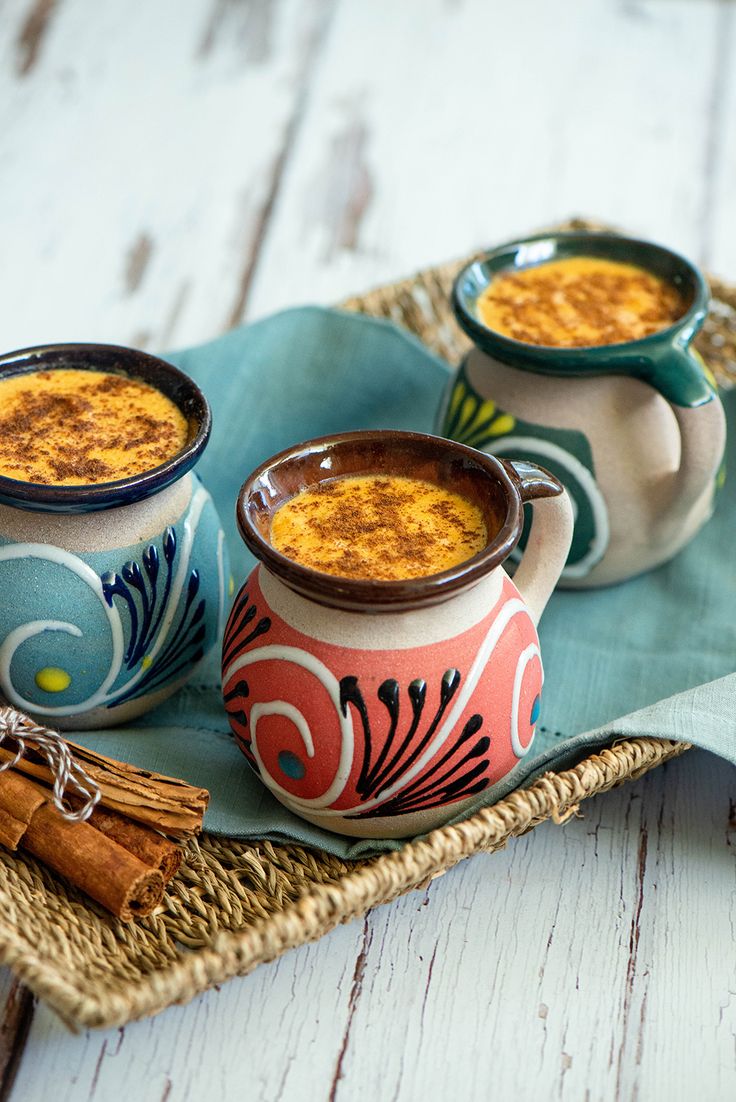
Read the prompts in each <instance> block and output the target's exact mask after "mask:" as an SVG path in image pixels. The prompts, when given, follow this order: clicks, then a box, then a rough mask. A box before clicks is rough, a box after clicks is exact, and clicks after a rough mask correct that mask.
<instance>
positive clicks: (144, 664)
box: [141, 654, 153, 670]
mask: <svg viewBox="0 0 736 1102" xmlns="http://www.w3.org/2000/svg"><path fill="white" fill-rule="evenodd" d="M152 662H153V659H152V658H151V656H150V654H147V655H146V656H145V658H144V659H143V661H142V662H141V666H142V667H143V669H144V670H147V669H148V667H149V666H150V665H151V664H152Z"/></svg>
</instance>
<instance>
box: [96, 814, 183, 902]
mask: <svg viewBox="0 0 736 1102" xmlns="http://www.w3.org/2000/svg"><path fill="white" fill-rule="evenodd" d="M87 822H88V823H89V824H90V826H93V827H94V828H95V830H99V831H100V832H101V833H102V834H104V835H105V837H107V838H112V840H113V841H114V842H117V843H118V845H119V846H123V847H124V848H125V849H127V851H128V852H129V853H132V854H134V856H136V857H137V858H138V859H139V860H140V861H142V862H143V864H144V865H148V866H150V868H152V869H158V870H159V872H160V873H161V875H162V876H163V878H164V883H165V884H168V883H169V881H170V880H171V878H172V877H173V876H174V875H175V874H176V873H177V872H178V870H179V867H180V865H181V863H182V859H183V856H184V855H183V853H182V851H181V849H180V848H179V846H177V845H176V843H175V842H171V841H169V839H168V838H164V837H163V835H162V834H157V833H156V831H155V830H150V829H149V828H148V827H144V826H141V825H140V824H139V823H134V822H132V821H131V820H130V819H126V818H124V816H122V815H118V814H116V812H114V811H107V810H106V809H105V808H103V807H96V808H95V810H94V811H93V812H92V814H91V815H90V817H89V819H88V820H87Z"/></svg>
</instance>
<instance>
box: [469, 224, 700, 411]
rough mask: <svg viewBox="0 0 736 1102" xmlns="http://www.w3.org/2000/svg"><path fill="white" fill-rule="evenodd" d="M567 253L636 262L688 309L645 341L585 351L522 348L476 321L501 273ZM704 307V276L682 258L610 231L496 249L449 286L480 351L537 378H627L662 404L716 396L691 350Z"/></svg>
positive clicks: (560, 235)
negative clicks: (658, 396)
mask: <svg viewBox="0 0 736 1102" xmlns="http://www.w3.org/2000/svg"><path fill="white" fill-rule="evenodd" d="M573 256H596V257H601V258H603V259H606V260H616V261H620V262H622V263H626V264H636V265H637V266H638V267H640V268H644V269H646V270H647V271H649V272H652V273H653V274H654V275H657V276H659V277H660V278H662V279H665V280H667V282H669V283H671V284H673V286H675V287H676V288H677V290H678V291H679V292H680V294H681V295H682V296H683V298H684V300H685V301H686V302H687V303H688V304H689V305H688V307H687V309H686V310H685V312H684V314H683V315H682V317H680V318H678V319H677V321H676V322H674V324H673V325H670V326H668V327H667V328H666V329H662V330H660V331H659V332H657V333H652V334H651V335H650V336H648V337H642V338H641V339H640V340H636V341H625V342H622V343H620V344H608V345H590V346H587V347H583V348H579V347H578V348H559V347H552V346H549V345H534V344H525V343H523V342H522V341H515V340H513V339H512V338H510V337H506V336H503V335H502V334H500V333H497V332H495V331H494V330H492V329H489V328H488V326H486V325H485V324H484V323H483V322H482V321H481V320H480V316H479V312H478V299H479V298H480V296H481V294H482V293H483V291H484V290H485V289H486V287H487V286H488V284H489V283H490V282H491V280H492V279H493V278H494V276H496V275H497V274H498V273H499V272H502V271H509V270H513V269H522V268H530V267H536V266H537V265H539V264H544V263H546V262H548V261H550V260H563V259H566V258H568V257H573ZM709 303H710V292H709V289H708V285H707V283H706V282H705V279H704V277H703V275H702V274H701V273H700V272H699V271H698V269H697V268H696V267H695V265H694V264H691V263H690V261H689V260H686V259H685V257H684V256H680V255H679V253H676V252H673V251H672V250H671V249H666V248H664V246H662V245H656V244H654V243H653V242H651V241H642V240H639V239H637V238H632V237H621V236H619V235H617V234H610V233H545V234H539V235H537V236H536V237H527V238H524V239H523V240H520V241H512V242H509V243H508V244H506V245H500V246H499V247H498V248H495V249H492V250H490V251H489V252H487V253H486V254H485V255H484V256H482V257H481V258H480V259H478V260H474V261H473V262H472V263H471V264H468V265H467V266H466V267H465V268H463V270H462V271H461V272H460V274H459V275H458V277H457V278H456V280H455V283H454V285H453V288H452V306H453V309H454V311H455V316H456V318H457V320H458V323H459V324H460V327H461V328H462V329H463V330H464V332H465V333H466V334H467V335H468V336H469V337H470V339H471V340H472V341H473V342H474V343H475V344H476V345H477V346H478V347H479V348H481V349H482V350H483V351H484V352H487V353H488V355H489V356H493V357H494V358H495V359H497V360H501V362H502V363H507V364H510V365H511V366H513V367H519V368H521V369H522V370H524V371H533V372H537V373H539V374H543V375H558V376H565V377H574V376H596V375H611V374H616V375H630V376H632V377H633V378H636V379H640V380H642V381H643V382H645V383H649V385H650V386H652V387H654V388H655V390H658V391H659V392H660V394H662V396H663V397H664V398H666V399H667V401H669V402H672V403H673V404H674V405H677V406H685V407H695V406H702V405H705V403H706V402H710V401H711V399H712V398H713V396H714V393H715V392H714V389H713V387H712V386H711V384H710V382H709V381H708V379H707V377H706V374H705V372H704V370H703V363H702V361H701V360H700V358H699V357H698V355H697V353H695V352H694V351H692V350H691V349H690V343H691V341H692V339H693V337H694V336H695V334H696V333H697V332H698V330H699V329H700V328H701V326H702V324H703V322H704V321H705V318H706V315H707V313H708V306H709Z"/></svg>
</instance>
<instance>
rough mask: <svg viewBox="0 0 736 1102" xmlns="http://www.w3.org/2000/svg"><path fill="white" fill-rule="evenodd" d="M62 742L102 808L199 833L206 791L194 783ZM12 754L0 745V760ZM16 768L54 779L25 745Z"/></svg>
mask: <svg viewBox="0 0 736 1102" xmlns="http://www.w3.org/2000/svg"><path fill="white" fill-rule="evenodd" d="M7 741H8V742H10V739H8V740H7ZM67 743H68V745H69V747H70V749H71V751H72V753H73V754H74V757H75V758H76V760H77V761H78V762H79V764H80V765H81V766H82V768H83V769H84V770H85V771H86V773H87V774H88V776H89V777H91V779H92V780H93V781H95V782H96V784H97V785H98V786H99V788H100V791H101V793H102V803H103V804H104V805H105V807H107V808H109V809H110V810H111V811H117V812H119V813H120V814H121V815H125V816H126V817H127V818H129V819H135V820H136V822H139V823H143V824H144V825H146V826H149V827H152V828H153V829H154V830H160V831H162V832H163V833H164V834H170V835H172V836H173V837H175V838H189V837H191V836H192V835H194V834H199V832H200V831H201V829H202V819H203V817H204V813H205V810H206V809H207V803H208V801H209V795H210V794H209V792H208V791H207V789H206V788H197V787H196V786H195V785H191V784H188V783H187V782H186V781H182V780H179V779H178V778H177V777H166V776H164V775H163V774H161V773H153V772H151V771H150V770H147V769H138V768H137V767H136V766H134V765H128V764H127V763H126V762H122V761H116V760H115V759H114V758H108V757H106V756H105V755H104V754H97V753H95V751H94V750H88V749H87V748H86V747H85V746H79V745H78V744H77V743H74V742H71V741H70V740H67ZM14 756H15V755H14V754H13V753H12V752H11V751H9V750H7V749H5V747H2V746H0V762H4V761H10V760H12V758H13V757H14ZM15 768H16V769H18V770H20V771H21V772H22V773H25V774H27V775H28V776H31V777H36V778H38V779H39V780H41V781H43V782H44V783H45V784H48V785H52V784H53V781H54V778H53V776H52V774H51V770H50V769H49V767H48V764H47V763H46V761H45V760H44V759H43V758H42V757H41V755H40V754H38V753H37V752H36V751H34V750H33V749H32V748H30V747H29V748H28V749H27V750H26V753H25V754H24V755H23V757H22V758H21V759H20V761H19V762H18V763H17V766H16V767H15Z"/></svg>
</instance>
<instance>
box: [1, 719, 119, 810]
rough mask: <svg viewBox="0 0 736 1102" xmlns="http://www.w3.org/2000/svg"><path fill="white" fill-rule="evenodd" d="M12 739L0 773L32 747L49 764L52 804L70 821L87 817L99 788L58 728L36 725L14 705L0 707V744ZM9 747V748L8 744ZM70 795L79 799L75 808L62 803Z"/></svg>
mask: <svg viewBox="0 0 736 1102" xmlns="http://www.w3.org/2000/svg"><path fill="white" fill-rule="evenodd" d="M6 739H12V740H13V742H14V743H15V744H16V746H17V750H15V751H12V752H13V757H12V758H11V759H9V760H8V761H5V762H0V773H3V772H4V771H5V770H6V769H12V768H13V767H14V766H16V765H17V764H18V762H19V761H20V759H21V758H22V757H23V756H24V754H25V753H26V751H27V750H29V749H30V750H35V751H36V752H37V753H39V754H40V755H41V757H43V758H44V759H45V760H46V762H47V763H48V767H49V769H50V770H51V774H52V776H53V778H54V787H53V793H54V806H55V807H56V809H57V811H59V813H60V814H61V815H63V816H64V818H65V819H67V820H68V821H69V822H70V823H83V822H85V821H86V820H87V819H89V817H90V815H91V814H92V812H93V811H94V809H95V807H96V805H97V804H98V803H99V802H100V795H101V793H100V789H99V787H98V786H97V785H96V784H95V782H94V781H93V780H92V778H91V777H90V776H88V774H87V773H86V772H85V771H84V769H83V768H82V766H81V765H80V764H79V762H77V761H76V760H75V758H74V755H73V754H72V752H71V750H70V749H69V746H68V745H67V743H66V742H65V741H64V739H63V738H62V736H61V735H60V734H58V732H57V731H51V730H49V729H48V727H37V726H36V724H35V723H34V722H33V720H32V719H29V718H28V716H26V715H23V713H22V712H18V711H16V710H15V708H0V746H2V745H3V743H4V742H5V740H6ZM8 750H10V747H8ZM70 796H73V797H76V798H77V799H81V800H82V806H81V807H79V808H77V809H76V810H75V809H74V808H72V807H70V806H69V804H68V803H66V802H65V800H66V799H68V798H69V797H70Z"/></svg>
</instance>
